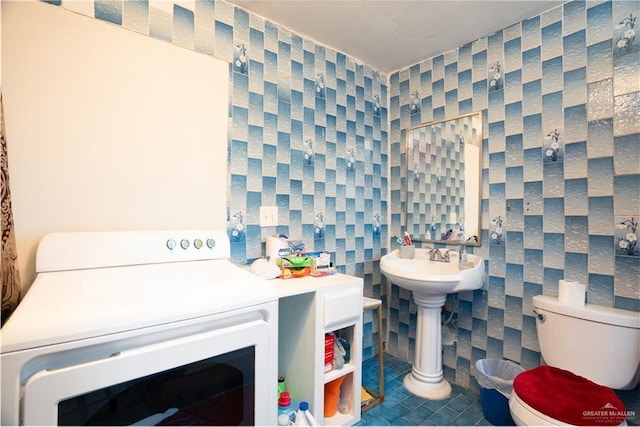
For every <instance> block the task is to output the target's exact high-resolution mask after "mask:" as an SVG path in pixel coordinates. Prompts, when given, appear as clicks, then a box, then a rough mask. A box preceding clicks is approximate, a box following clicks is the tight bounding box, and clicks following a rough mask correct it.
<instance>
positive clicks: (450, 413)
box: [356, 354, 640, 426]
mask: <svg viewBox="0 0 640 427" xmlns="http://www.w3.org/2000/svg"><path fill="white" fill-rule="evenodd" d="M410 370H411V364H410V363H408V362H405V361H403V360H400V359H398V358H396V357H393V356H391V355H389V354H385V355H384V379H385V382H384V392H385V399H384V402H383V403H382V404H381V405H378V406H376V407H374V408H371V409H370V410H368V411H366V412H364V413H363V414H362V419H361V420H360V422H359V423H358V424H356V426H417V425H427V426H429V425H431V426H455V425H457V426H475V425H489V426H490V425H491V423H489V422H488V421H487V420H486V419H485V418H484V416H483V415H482V402H481V400H480V395H479V394H477V393H475V392H473V391H469V390H465V389H464V388H462V387H460V386H458V385H456V384H453V385H452V389H453V392H452V393H451V397H449V398H448V399H445V400H438V401H434V400H426V399H421V398H419V397H417V396H414V395H412V394H411V393H409V392H408V391H406V390H405V389H404V387H402V379H403V378H404V376H405V375H406V374H407V373H408V372H409V371H410ZM362 382H363V384H364V385H365V386H367V387H368V388H370V389H372V390H374V391H375V390H378V359H377V357H376V358H372V359H369V360H366V361H364V362H363V363H362ZM618 395H619V396H620V399H621V400H622V401H623V402H624V404H625V405H626V407H627V410H629V411H634V413H635V417H633V419H629V420H627V423H628V424H629V425H638V424H639V422H640V392H639V388H638V387H636V388H635V389H634V390H629V391H620V392H618Z"/></svg>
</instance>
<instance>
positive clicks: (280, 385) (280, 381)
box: [278, 376, 287, 398]
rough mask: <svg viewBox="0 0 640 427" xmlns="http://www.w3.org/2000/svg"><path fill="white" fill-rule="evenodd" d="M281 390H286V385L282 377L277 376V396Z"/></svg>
mask: <svg viewBox="0 0 640 427" xmlns="http://www.w3.org/2000/svg"><path fill="white" fill-rule="evenodd" d="M283 391H287V386H286V385H285V383H284V377H282V376H280V377H278V398H280V393H282V392H283Z"/></svg>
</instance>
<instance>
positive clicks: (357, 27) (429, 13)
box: [228, 0, 565, 72]
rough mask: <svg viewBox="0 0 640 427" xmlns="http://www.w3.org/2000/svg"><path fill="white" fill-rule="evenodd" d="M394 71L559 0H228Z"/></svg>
mask: <svg viewBox="0 0 640 427" xmlns="http://www.w3.org/2000/svg"><path fill="white" fill-rule="evenodd" d="M228 1H229V2H230V3H233V4H235V5H237V6H240V7H242V8H244V9H246V10H248V11H250V12H253V13H255V14H257V15H260V16H263V17H265V18H267V19H268V20H270V21H272V22H274V23H277V24H279V25H282V26H284V27H286V28H288V29H289V30H291V31H293V32H295V33H297V34H299V35H302V36H305V37H307V38H310V39H312V40H314V41H316V42H318V43H320V44H323V45H326V46H328V47H332V48H334V49H336V50H338V51H340V52H342V53H345V54H347V55H349V56H352V57H354V58H356V59H358V60H359V61H362V62H364V63H366V64H368V65H371V66H372V67H374V68H376V69H378V70H380V71H384V72H390V71H395V70H398V69H400V68H403V67H406V66H409V65H413V64H415V63H417V62H420V61H422V60H424V59H427V58H431V57H433V56H435V55H438V54H440V53H444V52H447V51H449V50H452V49H455V48H456V47H458V46H461V45H463V44H466V43H469V42H471V41H474V40H477V39H479V38H481V37H484V36H487V35H489V34H492V33H494V32H495V31H498V30H500V29H503V28H506V27H509V26H510V25H512V24H516V23H518V22H520V21H522V20H524V19H528V18H531V17H533V16H536V15H539V14H540V13H541V12H544V11H546V10H549V9H551V8H553V7H555V6H558V5H560V4H562V3H564V2H565V1H558V0H551V1H550V0H533V1H528V0H509V1H505V0H502V1H499V0H494V1H485V0H228Z"/></svg>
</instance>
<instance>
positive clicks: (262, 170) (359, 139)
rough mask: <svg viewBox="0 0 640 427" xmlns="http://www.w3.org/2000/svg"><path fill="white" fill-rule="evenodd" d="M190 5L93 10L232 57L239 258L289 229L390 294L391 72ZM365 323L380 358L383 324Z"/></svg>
mask: <svg viewBox="0 0 640 427" xmlns="http://www.w3.org/2000/svg"><path fill="white" fill-rule="evenodd" d="M48 3H51V4H54V5H57V6H60V5H62V7H64V4H61V2H55V1H49V2H48ZM192 7H193V10H191V9H189V8H188V6H186V5H185V4H184V3H181V4H180V5H178V4H173V2H153V1H144V0H141V1H127V2H114V1H107V0H94V8H93V9H94V15H93V16H91V17H93V18H96V19H100V20H103V21H106V22H110V23H112V24H115V25H119V26H122V27H124V28H127V29H130V30H133V31H136V32H139V33H142V34H145V35H148V36H150V37H154V38H158V39H161V40H165V41H167V42H170V43H173V44H175V45H178V46H181V47H184V48H187V49H190V50H194V51H197V52H200V53H203V54H207V55H212V56H215V57H217V58H220V59H222V60H225V61H227V62H229V79H230V90H229V95H230V102H229V133H228V141H227V142H228V146H229V149H228V153H229V154H228V170H229V181H228V182H229V189H228V194H227V204H228V206H227V208H228V210H227V211H228V218H227V220H228V233H229V237H230V239H231V242H232V244H231V255H232V260H233V261H234V262H237V263H247V262H251V261H253V260H254V259H256V258H259V257H261V256H263V254H264V243H263V240H264V238H265V237H266V236H267V235H271V234H274V233H284V234H287V235H289V236H290V237H291V238H293V239H299V240H303V241H304V242H305V243H306V245H307V248H308V249H310V250H325V251H329V252H330V253H331V254H332V259H333V261H334V263H335V265H336V267H337V268H338V270H339V271H341V272H343V273H347V274H352V275H356V276H359V277H362V278H364V280H365V295H367V296H372V297H376V298H383V299H385V292H386V289H385V288H382V287H381V286H380V283H381V280H382V279H381V275H380V270H379V268H378V261H379V259H380V256H381V255H382V254H383V253H384V252H385V251H386V247H387V241H388V240H389V238H388V233H387V220H386V219H387V217H388V211H387V209H388V208H387V194H388V175H387V171H388V169H389V167H388V156H389V154H388V147H389V143H388V111H387V108H388V107H387V100H388V96H387V76H386V75H385V74H384V73H380V72H379V71H378V70H376V69H374V68H372V67H370V66H368V65H366V64H361V63H358V62H357V61H356V60H355V59H354V58H351V57H348V56H346V55H344V54H343V53H341V52H337V51H335V50H333V49H330V48H327V47H325V46H322V45H319V44H317V43H316V42H314V41H311V40H308V39H304V38H302V37H301V36H299V35H297V34H294V33H292V32H290V31H289V30H288V29H286V28H284V27H281V26H279V25H278V24H277V23H274V22H270V21H268V20H265V19H264V18H262V17H260V16H258V15H255V14H252V13H249V12H247V11H245V10H243V9H241V8H238V7H235V6H233V5H231V4H229V3H226V2H224V1H220V0H215V1H214V0H198V1H196V2H194V3H193V5H192ZM274 205H275V206H278V222H279V225H278V226H277V227H265V228H261V227H260V225H259V210H260V206H274ZM385 303H386V300H385ZM385 305H386V304H385ZM366 321H367V325H369V324H370V322H371V319H369V318H368V317H367V318H366ZM367 331H369V334H370V336H367V337H365V338H366V339H365V344H366V346H365V354H367V355H368V354H375V351H376V346H375V345H374V346H372V344H371V343H373V342H376V340H377V338H376V336H377V334H378V333H383V332H382V331H377V330H375V331H374V330H373V328H372V327H370V326H367Z"/></svg>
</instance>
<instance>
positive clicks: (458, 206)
mask: <svg viewBox="0 0 640 427" xmlns="http://www.w3.org/2000/svg"><path fill="white" fill-rule="evenodd" d="M481 161H482V113H481V112H476V113H471V114H465V115H461V116H457V117H454V118H451V119H447V120H441V121H436V122H431V123H426V124H422V125H419V126H415V127H412V128H410V129H408V130H407V181H406V182H407V188H406V205H405V206H406V230H407V232H408V233H409V234H410V235H411V238H412V239H413V240H416V241H422V242H437V243H444V244H460V243H462V242H464V243H466V244H468V245H472V246H480V228H481V222H480V203H481V176H482V167H481Z"/></svg>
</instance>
